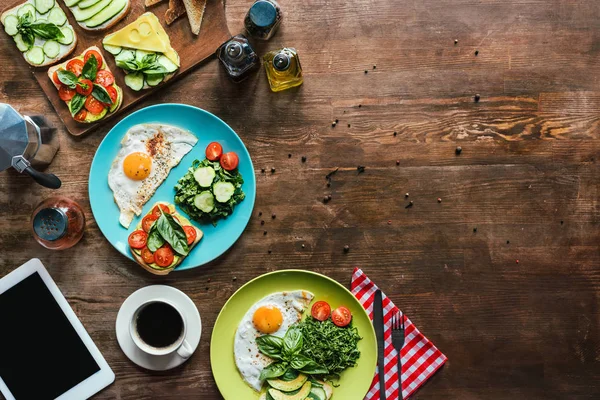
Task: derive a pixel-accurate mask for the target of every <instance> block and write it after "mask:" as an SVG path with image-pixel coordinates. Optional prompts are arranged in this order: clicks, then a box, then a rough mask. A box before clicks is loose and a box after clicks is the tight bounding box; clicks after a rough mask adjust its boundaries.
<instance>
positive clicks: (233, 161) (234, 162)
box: [220, 151, 240, 171]
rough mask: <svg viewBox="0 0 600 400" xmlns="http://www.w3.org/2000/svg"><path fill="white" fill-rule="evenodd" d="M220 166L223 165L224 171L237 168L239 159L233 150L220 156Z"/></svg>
mask: <svg viewBox="0 0 600 400" xmlns="http://www.w3.org/2000/svg"><path fill="white" fill-rule="evenodd" d="M220 162H221V167H223V169H224V170H226V171H233V170H234V169H236V168H237V166H238V164H239V162H240V160H239V158H238V156H237V154H235V153H234V152H233V151H230V152H229V153H225V154H223V155H222V156H221V161H220Z"/></svg>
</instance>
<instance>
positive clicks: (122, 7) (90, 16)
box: [63, 0, 131, 31]
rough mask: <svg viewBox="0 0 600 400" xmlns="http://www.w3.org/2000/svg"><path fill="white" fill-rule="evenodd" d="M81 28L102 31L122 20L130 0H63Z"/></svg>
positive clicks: (127, 10) (128, 7)
mask: <svg viewBox="0 0 600 400" xmlns="http://www.w3.org/2000/svg"><path fill="white" fill-rule="evenodd" d="M63 1H64V3H65V4H66V5H67V7H69V9H70V10H71V13H72V14H73V17H75V20H76V21H77V23H78V24H79V26H81V27H82V28H83V29H85V30H88V31H102V30H105V29H108V28H111V27H113V26H114V25H115V24H116V23H117V22H119V21H120V20H122V19H123V18H124V17H125V16H126V15H127V13H128V12H129V9H130V8H131V0H63Z"/></svg>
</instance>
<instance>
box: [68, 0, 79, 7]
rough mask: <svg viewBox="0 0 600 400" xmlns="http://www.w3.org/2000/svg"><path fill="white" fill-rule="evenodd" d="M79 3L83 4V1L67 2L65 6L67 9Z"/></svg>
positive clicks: (71, 0)
mask: <svg viewBox="0 0 600 400" xmlns="http://www.w3.org/2000/svg"><path fill="white" fill-rule="evenodd" d="M79 2H81V0H65V4H66V6H67V7H73V6H76V5H77V3H79Z"/></svg>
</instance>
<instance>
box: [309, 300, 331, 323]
mask: <svg viewBox="0 0 600 400" xmlns="http://www.w3.org/2000/svg"><path fill="white" fill-rule="evenodd" d="M310 313H311V314H312V316H313V318H314V319H316V320H319V321H325V320H326V319H327V318H329V315H330V314H331V307H330V306H329V303H327V302H326V301H317V302H316V303H315V304H313V306H312V308H311V310H310Z"/></svg>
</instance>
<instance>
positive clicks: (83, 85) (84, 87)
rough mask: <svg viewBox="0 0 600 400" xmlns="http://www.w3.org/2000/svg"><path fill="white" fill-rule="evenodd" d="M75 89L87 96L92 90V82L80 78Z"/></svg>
mask: <svg viewBox="0 0 600 400" xmlns="http://www.w3.org/2000/svg"><path fill="white" fill-rule="evenodd" d="M75 90H77V93H79V94H80V95H82V96H89V95H90V94H92V90H94V84H93V83H92V81H90V80H89V79H82V80H80V81H79V82H78V83H77V86H76V87H75Z"/></svg>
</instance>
